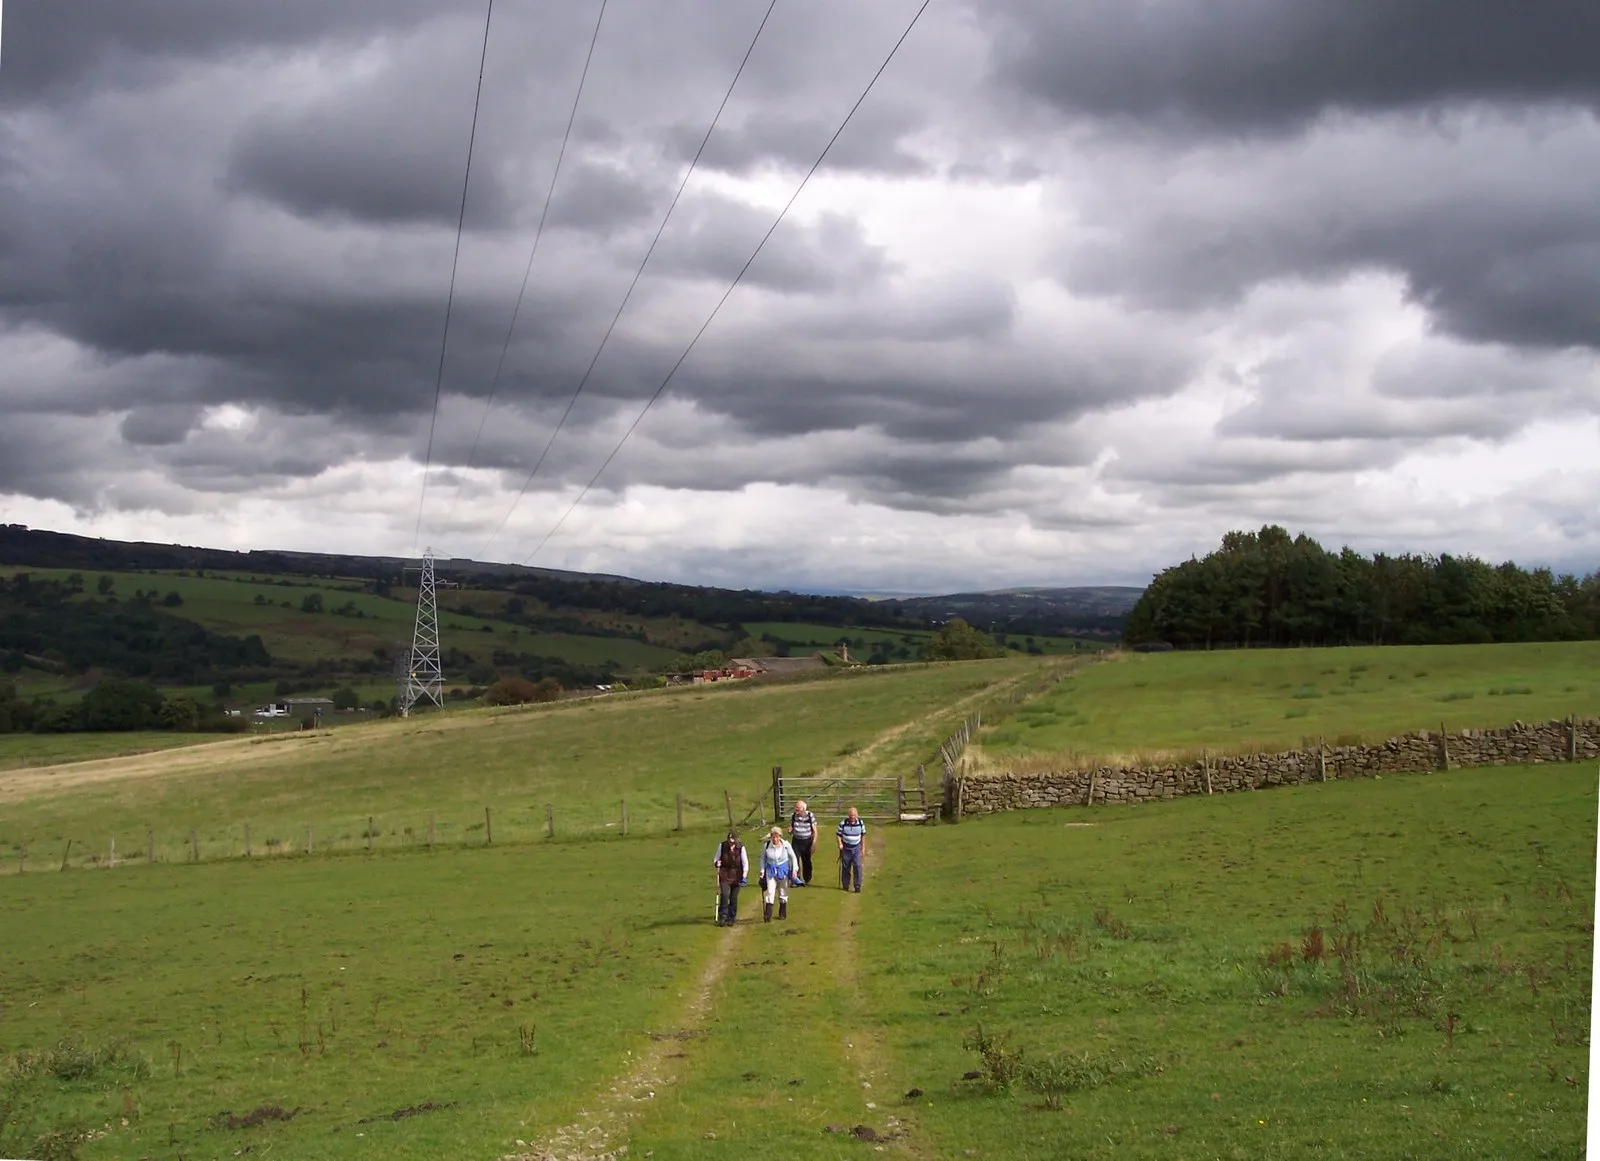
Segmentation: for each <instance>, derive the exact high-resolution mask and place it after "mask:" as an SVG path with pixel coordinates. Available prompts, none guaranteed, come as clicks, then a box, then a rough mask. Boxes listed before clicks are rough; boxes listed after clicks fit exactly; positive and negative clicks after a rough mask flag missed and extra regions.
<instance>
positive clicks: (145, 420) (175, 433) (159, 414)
mask: <svg viewBox="0 0 1600 1161" xmlns="http://www.w3.org/2000/svg"><path fill="white" fill-rule="evenodd" d="M199 417H200V410H199V408H196V407H186V406H181V405H180V406H175V407H174V406H156V407H136V408H134V409H133V410H132V411H130V412H128V414H127V416H126V417H125V418H124V419H123V421H122V426H121V428H120V429H119V430H120V432H121V434H122V439H123V442H124V443H131V444H141V445H144V446H146V447H162V446H165V445H167V444H174V443H182V442H183V439H184V437H185V436H187V435H188V434H189V431H190V429H191V428H193V427H194V424H195V420H197V419H198V418H199Z"/></svg>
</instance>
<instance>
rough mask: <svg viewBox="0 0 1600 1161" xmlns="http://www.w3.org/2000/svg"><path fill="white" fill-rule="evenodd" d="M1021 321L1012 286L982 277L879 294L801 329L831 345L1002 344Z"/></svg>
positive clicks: (820, 313)
mask: <svg viewBox="0 0 1600 1161" xmlns="http://www.w3.org/2000/svg"><path fill="white" fill-rule="evenodd" d="M1016 317H1017V294H1016V291H1015V289H1014V288H1013V287H1012V286H1011V285H1010V284H1009V283H1006V282H1000V281H997V280H995V279H993V278H991V277H988V276H986V275H984V274H981V273H972V274H968V275H964V276H956V277H952V278H950V279H948V280H946V281H945V282H943V283H940V284H937V285H929V286H917V287H912V288H909V289H908V290H902V291H898V292H890V293H883V292H881V291H880V292H877V293H875V294H874V295H873V296H872V300H871V302H865V301H862V300H861V299H860V298H850V299H845V300H842V301H839V302H830V303H828V304H826V305H825V306H824V307H823V308H822V309H820V310H817V311H815V312H814V313H813V314H812V316H811V317H810V318H808V319H806V320H805V321H804V322H803V323H802V324H801V325H802V326H804V327H805V329H806V330H807V331H808V332H809V333H811V334H814V335H816V336H817V337H819V338H826V339H834V340H839V339H852V340H865V339H899V340H902V341H905V342H913V343H934V342H953V341H957V340H962V339H988V340H994V339H1000V338H1003V337H1004V336H1005V335H1006V334H1007V332H1009V331H1010V330H1011V327H1012V325H1013V323H1015V321H1016Z"/></svg>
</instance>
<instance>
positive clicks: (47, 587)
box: [0, 573, 272, 685]
mask: <svg viewBox="0 0 1600 1161" xmlns="http://www.w3.org/2000/svg"><path fill="white" fill-rule="evenodd" d="M81 591H82V586H81V584H78V585H73V584H71V583H70V582H69V583H62V582H60V581H55V580H36V579H34V578H32V577H30V576H29V575H28V574H27V573H18V574H17V575H16V576H14V577H13V578H12V579H10V580H9V581H8V580H5V579H4V578H0V657H3V658H4V661H3V665H4V668H6V669H8V670H11V671H12V672H16V670H17V669H20V668H21V663H22V661H23V660H24V659H26V658H40V659H42V660H44V661H45V662H48V663H49V665H50V666H53V667H55V668H57V669H60V670H64V671H66V672H68V673H82V672H84V671H85V670H88V669H90V668H103V669H110V670H113V671H115V672H117V673H120V674H123V675H125V676H128V677H141V678H145V677H148V678H155V679H158V680H162V681H170V682H174V683H177V684H184V685H198V684H208V683H210V682H212V681H215V680H218V679H220V678H223V677H232V678H234V679H235V680H237V679H240V678H241V677H243V676H244V675H245V674H246V673H259V672H262V671H265V670H266V669H267V668H268V667H269V666H271V665H272V657H271V656H270V655H269V654H268V653H267V650H266V646H264V645H263V644H262V642H261V638H260V637H259V636H256V635H251V636H248V637H243V638H240V637H232V636H228V635H227V634H223V633H213V632H210V631H209V630H207V629H205V628H203V627H202V626H200V625H198V624H196V623H195V622H193V621H188V620H184V619H183V618H181V617H177V616H173V615H172V614H170V613H167V612H165V611H164V610H161V609H157V608H154V607H152V605H151V603H150V601H149V600H145V599H140V600H135V601H131V602H124V603H121V604H118V603H114V601H113V600H111V599H104V600H93V599H77V598H78V597H79V594H80V593H81ZM149 595H154V594H149ZM140 596H141V598H142V597H145V596H146V594H140ZM163 603H165V602H163Z"/></svg>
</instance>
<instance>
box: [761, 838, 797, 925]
mask: <svg viewBox="0 0 1600 1161" xmlns="http://www.w3.org/2000/svg"><path fill="white" fill-rule="evenodd" d="M799 877H800V860H799V859H798V858H796V857H795V853H794V848H793V847H792V846H790V845H789V841H788V840H787V839H785V838H784V837H783V828H782V827H779V826H775V827H773V828H772V830H771V831H770V832H768V834H767V841H766V842H764V843H762V844H761V880H762V882H761V887H762V892H763V898H764V899H765V901H766V905H765V907H763V909H762V914H761V917H762V921H763V922H766V923H770V922H772V904H773V901H774V899H776V900H777V904H778V918H779V919H787V918H789V882H790V880H792V879H793V880H798V879H799Z"/></svg>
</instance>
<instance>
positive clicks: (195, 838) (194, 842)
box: [189, 826, 200, 863]
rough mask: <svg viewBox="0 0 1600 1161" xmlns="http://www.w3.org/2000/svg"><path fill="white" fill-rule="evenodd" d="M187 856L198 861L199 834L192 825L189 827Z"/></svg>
mask: <svg viewBox="0 0 1600 1161" xmlns="http://www.w3.org/2000/svg"><path fill="white" fill-rule="evenodd" d="M189 857H190V859H192V860H193V861H194V862H196V863H198V862H199V861H200V835H199V832H197V831H196V830H195V829H194V827H192V826H191V827H190V828H189Z"/></svg>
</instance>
